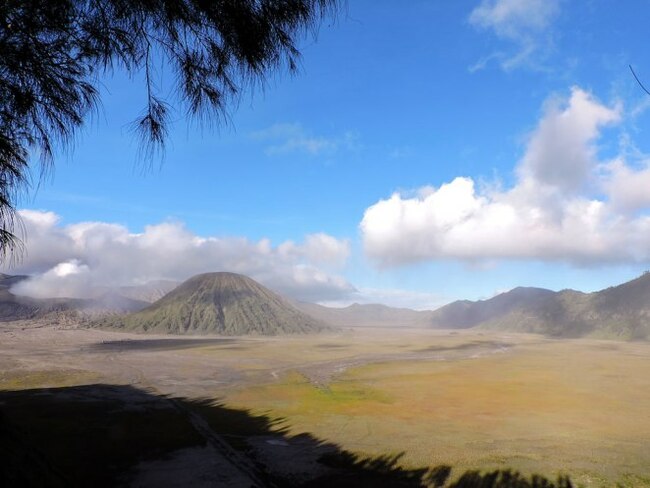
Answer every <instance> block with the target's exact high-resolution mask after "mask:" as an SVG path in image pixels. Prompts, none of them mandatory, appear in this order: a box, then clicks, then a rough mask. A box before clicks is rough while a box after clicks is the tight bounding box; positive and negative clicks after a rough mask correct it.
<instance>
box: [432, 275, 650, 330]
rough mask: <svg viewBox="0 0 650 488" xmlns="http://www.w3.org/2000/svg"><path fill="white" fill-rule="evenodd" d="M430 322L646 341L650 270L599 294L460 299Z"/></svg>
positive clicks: (522, 292) (522, 293)
mask: <svg viewBox="0 0 650 488" xmlns="http://www.w3.org/2000/svg"><path fill="white" fill-rule="evenodd" d="M431 326H433V327H440V328H443V327H444V328H458V329H464V328H470V327H480V328H485V329H493V330H504V331H513V332H533V333H539V334H545V335H550V336H558V337H581V336H585V335H589V336H593V337H603V338H614V339H627V340H635V339H636V340H638V339H646V340H647V339H650V274H647V273H646V274H644V275H643V276H640V277H639V278H637V279H634V280H632V281H629V282H627V283H623V284H622V285H618V286H614V287H611V288H607V289H605V290H601V291H598V292H594V293H582V292H579V291H575V290H562V291H559V292H554V291H551V290H544V289H541V288H515V289H514V290H511V291H509V292H507V293H502V294H500V295H497V296H495V297H493V298H491V299H489V300H480V301H476V302H471V301H467V300H462V301H457V302H453V303H450V304H449V305H445V306H444V307H442V308H439V309H438V310H435V311H434V312H433V314H432V319H431Z"/></svg>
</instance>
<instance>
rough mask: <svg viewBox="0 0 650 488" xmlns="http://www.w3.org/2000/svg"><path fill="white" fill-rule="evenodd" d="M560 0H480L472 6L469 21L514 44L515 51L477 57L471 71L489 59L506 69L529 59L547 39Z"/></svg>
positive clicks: (483, 64)
mask: <svg viewBox="0 0 650 488" xmlns="http://www.w3.org/2000/svg"><path fill="white" fill-rule="evenodd" d="M559 7H560V1H559V0H482V1H481V3H480V4H479V5H478V6H477V7H476V8H474V10H472V12H471V13H470V16H469V22H470V24H472V25H473V26H475V27H477V28H481V29H487V30H491V31H493V32H494V33H495V34H496V35H497V36H498V37H499V38H501V39H504V40H506V41H508V42H511V43H513V44H514V45H515V52H514V53H504V52H496V53H492V54H490V55H488V56H486V57H485V58H483V59H482V60H479V61H478V62H477V63H476V64H475V65H474V66H472V67H471V68H470V71H476V70H479V69H482V68H484V67H485V66H486V65H487V63H488V62H489V61H490V60H492V59H497V60H500V61H501V67H502V68H503V69H506V70H509V69H512V68H515V67H517V66H519V65H521V64H523V63H525V62H527V61H529V60H530V58H531V57H532V56H534V54H535V53H537V52H539V50H540V47H541V46H542V45H544V44H549V43H550V38H549V36H548V30H549V27H550V25H551V23H552V21H553V20H554V19H555V17H556V16H557V14H558V13H559V10H560V8H559Z"/></svg>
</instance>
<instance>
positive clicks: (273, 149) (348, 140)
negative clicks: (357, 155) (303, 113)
mask: <svg viewBox="0 0 650 488" xmlns="http://www.w3.org/2000/svg"><path fill="white" fill-rule="evenodd" d="M251 137H252V138H253V139H255V140H257V141H261V142H264V143H267V144H268V145H267V146H266V149H265V152H266V154H268V155H270V156H275V155H282V154H287V153H292V152H301V153H306V154H309V155H311V156H318V155H320V154H332V153H335V152H336V151H338V150H339V149H341V148H347V149H352V148H354V147H355V146H356V143H357V135H356V134H355V133H354V132H346V133H344V134H343V135H341V136H337V137H324V136H315V135H313V134H311V133H310V132H309V131H307V130H306V129H305V128H304V127H303V126H302V125H301V124H297V123H294V124H288V123H279V124H274V125H272V126H271V127H268V128H266V129H262V130H260V131H257V132H253V133H252V134H251Z"/></svg>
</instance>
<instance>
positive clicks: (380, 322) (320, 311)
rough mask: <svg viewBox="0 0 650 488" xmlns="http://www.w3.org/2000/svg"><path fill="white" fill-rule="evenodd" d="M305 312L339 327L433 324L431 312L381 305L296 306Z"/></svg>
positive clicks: (307, 304)
mask: <svg viewBox="0 0 650 488" xmlns="http://www.w3.org/2000/svg"><path fill="white" fill-rule="evenodd" d="M295 305H296V307H297V308H299V309H300V310H302V311H303V312H305V313H307V314H309V315H311V316H312V317H315V318H317V319H319V320H322V321H323V322H327V323H328V324H332V325H335V326H337V327H352V326H354V327H395V326H406V327H427V326H428V325H430V324H431V314H432V313H433V312H431V311H428V310H427V311H424V312H420V311H417V310H411V309H410V308H394V307H388V306H386V305H380V304H367V305H361V304H358V303H354V304H352V305H350V306H348V307H343V308H334V307H324V306H322V305H317V304H315V303H304V302H298V303H296V304H295Z"/></svg>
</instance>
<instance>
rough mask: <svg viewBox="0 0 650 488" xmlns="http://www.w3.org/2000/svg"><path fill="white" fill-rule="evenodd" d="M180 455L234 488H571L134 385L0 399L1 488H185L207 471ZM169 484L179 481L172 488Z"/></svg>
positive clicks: (30, 392) (59, 390)
mask: <svg viewBox="0 0 650 488" xmlns="http://www.w3.org/2000/svg"><path fill="white" fill-rule="evenodd" d="M206 447H207V448H208V449H209V450H208V451H206ZM192 449H194V450H192ZM179 452H201V453H205V452H209V453H213V456H214V457H215V458H216V457H218V458H220V459H222V460H225V461H224V462H226V463H227V464H228V465H232V466H233V467H234V468H233V469H235V470H238V472H239V473H243V478H242V480H244V481H242V482H241V486H247V487H248V486H259V487H296V488H297V487H305V488H321V487H322V488H324V487H342V488H346V487H355V488H364V487H381V486H386V487H405V488H406V487H408V488H411V487H414V488H415V487H437V488H440V487H448V488H570V487H572V486H573V485H572V483H571V481H570V480H569V479H568V478H564V477H561V478H558V479H557V480H555V481H551V480H550V479H547V478H545V477H543V476H539V475H533V476H524V475H522V474H520V473H518V472H515V471H511V470H499V471H493V472H487V473H485V472H479V471H468V472H464V473H456V472H455V470H453V469H452V467H451V466H444V465H443V466H435V467H422V468H419V469H407V468H404V467H402V466H401V465H400V460H401V458H402V456H403V454H404V453H401V454H394V455H385V456H379V457H366V456H361V455H358V454H354V453H351V452H349V451H345V450H344V449H342V448H341V447H340V446H338V445H336V444H333V443H330V442H327V441H324V440H321V439H317V438H316V437H314V436H312V435H311V434H300V435H293V436H292V435H290V434H289V430H288V427H287V424H286V420H285V419H282V418H274V417H271V416H267V415H255V414H253V413H251V412H250V411H246V410H241V409H234V408H230V407H227V406H226V405H223V404H220V403H218V402H215V401H214V400H209V399H187V398H176V397H171V396H167V395H161V394H159V393H156V392H153V391H147V390H143V389H139V388H134V387H132V386H124V385H104V384H96V385H84V386H76V387H67V388H42V389H33V390H20V391H4V392H0V486H20V487H36V486H39V487H40V486H48V487H58V486H61V487H63V486H65V487H74V486H93V487H104V486H131V485H132V484H133V483H134V476H136V472H137V471H138V466H140V467H141V466H143V465H146V463H147V462H152V461H154V462H155V463H156V464H155V466H156V467H157V468H156V469H158V470H163V471H165V470H166V469H167V468H169V472H170V474H169V476H167V475H164V476H165V478H164V479H165V482H167V484H166V483H165V482H163V483H162V484H161V483H156V484H155V485H154V484H152V485H149V486H156V487H158V486H192V476H196V479H199V474H200V473H199V472H198V471H200V469H204V470H205V469H206V468H205V464H206V463H205V462H204V460H202V459H197V460H196V463H197V465H196V466H195V467H193V465H192V463H191V462H190V463H189V464H188V463H187V459H185V461H184V463H185V464H183V465H182V469H181V470H180V471H179V470H178V466H175V465H174V463H175V462H176V457H175V454H176V453H179ZM143 463H144V464H143ZM221 474H222V475H223V473H221ZM173 476H176V477H179V476H180V478H181V479H182V480H184V483H179V484H174V483H173V481H174V480H173ZM201 476H203V478H201V479H202V480H203V481H205V479H206V478H205V475H203V474H201ZM135 485H137V486H147V484H146V483H144V484H138V483H135ZM202 486H221V485H220V484H219V483H216V482H215V483H214V484H211V485H210V484H203V485H202ZM228 486H239V485H233V484H232V483H231V484H230V485H228Z"/></svg>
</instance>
